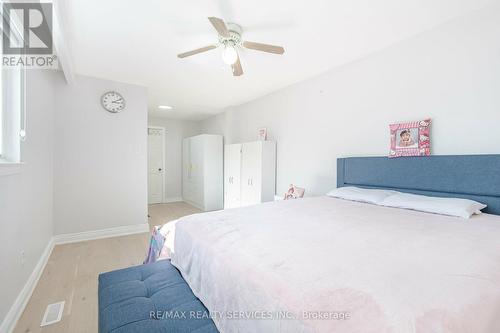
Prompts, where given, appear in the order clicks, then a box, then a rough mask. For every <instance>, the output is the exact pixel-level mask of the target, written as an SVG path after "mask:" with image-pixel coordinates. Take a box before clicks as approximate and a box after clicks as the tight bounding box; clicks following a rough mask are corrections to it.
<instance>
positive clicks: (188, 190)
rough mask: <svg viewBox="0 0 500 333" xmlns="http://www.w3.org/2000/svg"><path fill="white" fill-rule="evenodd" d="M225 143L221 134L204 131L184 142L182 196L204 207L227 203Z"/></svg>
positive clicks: (213, 207) (210, 208) (207, 209)
mask: <svg viewBox="0 0 500 333" xmlns="http://www.w3.org/2000/svg"><path fill="white" fill-rule="evenodd" d="M223 150H224V144H223V139H222V136H221V135H209V134H202V135H197V136H193V137H190V138H186V139H184V141H183V144H182V197H183V199H184V201H186V202H187V203H189V204H191V205H193V206H195V207H197V208H199V209H201V210H204V211H211V210H219V209H222V208H223V207H224V201H223V200H224V189H223V183H224V176H223V172H224V166H223V158H224V157H223Z"/></svg>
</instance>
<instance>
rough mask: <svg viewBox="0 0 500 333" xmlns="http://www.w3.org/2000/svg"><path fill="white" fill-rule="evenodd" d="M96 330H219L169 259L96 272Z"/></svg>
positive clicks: (204, 332)
mask: <svg viewBox="0 0 500 333" xmlns="http://www.w3.org/2000/svg"><path fill="white" fill-rule="evenodd" d="M99 332H100V333H109V332H113V333H128V332H130V333H132V332H134V333H136V332H148V333H149V332H152V333H156V332H179V333H181V332H195V333H215V332H218V331H217V328H216V327H215V325H214V323H213V321H212V320H211V319H210V317H209V314H208V310H207V309H206V308H205V306H204V305H203V304H202V303H201V302H200V300H199V299H198V298H196V296H195V295H194V294H193V292H192V291H191V289H190V288H189V286H188V285H187V283H186V281H184V279H183V278H182V276H181V274H180V273H179V271H178V270H177V269H176V268H175V267H174V266H172V264H171V263H170V260H162V261H158V262H156V263H153V264H147V265H141V266H135V267H130V268H125V269H120V270H117V271H112V272H108V273H103V274H100V275H99Z"/></svg>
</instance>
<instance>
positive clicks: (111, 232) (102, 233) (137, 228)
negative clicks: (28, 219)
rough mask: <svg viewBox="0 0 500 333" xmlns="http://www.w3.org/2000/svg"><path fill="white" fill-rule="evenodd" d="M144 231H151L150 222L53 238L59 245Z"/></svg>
mask: <svg viewBox="0 0 500 333" xmlns="http://www.w3.org/2000/svg"><path fill="white" fill-rule="evenodd" d="M144 232H149V224H147V223H142V224H134V225H126V226H123V227H115V228H108V229H101V230H92V231H83V232H76V233H72V234H61V235H55V236H54V237H53V239H54V244H55V245H59V244H69V243H76V242H83V241H89V240H94V239H102V238H110V237H118V236H127V235H132V234H140V233H144Z"/></svg>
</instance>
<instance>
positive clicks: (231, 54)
mask: <svg viewBox="0 0 500 333" xmlns="http://www.w3.org/2000/svg"><path fill="white" fill-rule="evenodd" d="M236 60H238V53H237V52H236V49H235V48H234V46H232V45H226V47H224V50H222V61H224V62H225V63H226V64H228V65H233V64H234V63H236Z"/></svg>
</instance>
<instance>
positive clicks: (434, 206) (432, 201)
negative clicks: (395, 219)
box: [380, 193, 486, 219]
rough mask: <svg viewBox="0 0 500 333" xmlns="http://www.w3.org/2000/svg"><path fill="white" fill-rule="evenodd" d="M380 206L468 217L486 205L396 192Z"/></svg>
mask: <svg viewBox="0 0 500 333" xmlns="http://www.w3.org/2000/svg"><path fill="white" fill-rule="evenodd" d="M380 205H381V206H387V207H396V208H405V209H412V210H418V211H422V212H427V213H434V214H441V215H450V216H458V217H463V218H466V219H468V218H470V217H471V216H472V215H474V214H481V209H484V208H486V205H484V204H482V203H479V202H476V201H473V200H468V199H459V198H437V197H428V196H425V195H416V194H408V193H397V194H395V195H391V196H389V197H387V198H385V199H384V200H383V201H382V202H381V203H380Z"/></svg>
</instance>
